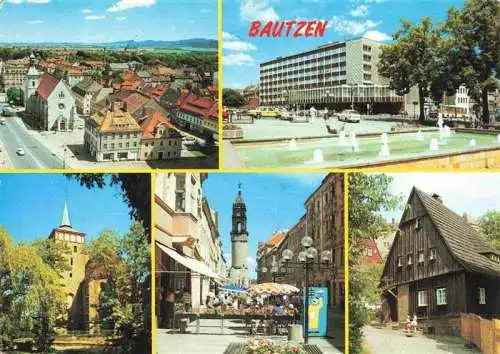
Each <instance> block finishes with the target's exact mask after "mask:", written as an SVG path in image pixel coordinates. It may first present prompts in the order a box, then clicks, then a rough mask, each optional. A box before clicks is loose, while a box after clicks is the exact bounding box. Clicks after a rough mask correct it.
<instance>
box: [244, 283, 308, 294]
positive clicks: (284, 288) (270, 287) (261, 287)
mask: <svg viewBox="0 0 500 354" xmlns="http://www.w3.org/2000/svg"><path fill="white" fill-rule="evenodd" d="M299 291H300V289H299V288H297V287H295V286H293V285H289V284H278V283H261V284H256V285H252V286H251V287H250V288H249V289H248V290H247V292H248V293H249V294H250V295H264V294H266V295H290V294H295V293H298V292H299Z"/></svg>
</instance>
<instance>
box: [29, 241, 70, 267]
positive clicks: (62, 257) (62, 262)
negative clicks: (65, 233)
mask: <svg viewBox="0 0 500 354" xmlns="http://www.w3.org/2000/svg"><path fill="white" fill-rule="evenodd" d="M32 245H33V247H35V249H36V250H37V253H38V255H39V256H40V257H42V260H43V261H44V262H45V264H47V265H49V266H50V267H52V269H54V270H55V271H56V272H57V273H59V274H61V273H62V272H65V271H69V270H71V266H70V265H69V263H68V256H69V255H70V254H71V249H70V248H69V247H68V245H67V244H65V243H63V242H55V241H54V240H52V239H48V238H39V239H36V240H34V241H33V242H32Z"/></svg>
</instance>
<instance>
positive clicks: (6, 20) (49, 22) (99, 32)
mask: <svg viewBox="0 0 500 354" xmlns="http://www.w3.org/2000/svg"><path fill="white" fill-rule="evenodd" d="M0 2H2V0H0ZM0 23H1V24H2V30H1V31H0V41H1V42H18V41H23V42H24V41H27V42H46V41H49V42H53V41H54V42H61V41H69V42H109V41H117V40H178V39H188V38H195V37H196V38H211V39H216V38H217V0H182V1H177V0H3V6H1V8H0Z"/></svg>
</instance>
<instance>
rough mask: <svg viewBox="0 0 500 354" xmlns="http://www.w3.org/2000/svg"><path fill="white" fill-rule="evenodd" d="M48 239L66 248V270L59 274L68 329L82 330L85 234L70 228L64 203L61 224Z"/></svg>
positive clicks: (67, 210)
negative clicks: (66, 307) (66, 310)
mask: <svg viewBox="0 0 500 354" xmlns="http://www.w3.org/2000/svg"><path fill="white" fill-rule="evenodd" d="M49 239H51V240H54V242H59V243H64V244H66V246H67V250H68V252H67V254H66V257H67V261H68V270H65V271H63V272H62V274H60V276H61V286H62V287H63V288H64V289H65V292H66V298H67V301H68V329H71V330H79V329H83V324H84V322H83V306H82V304H83V296H82V283H83V281H84V280H85V266H86V264H87V262H88V260H89V257H88V255H86V254H85V252H84V250H83V248H84V242H85V233H83V232H80V231H77V230H75V229H74V228H73V227H72V226H71V221H70V218H69V209H68V204H67V202H66V201H64V209H63V214H62V219H61V224H60V225H59V226H58V227H56V228H54V229H53V230H52V232H51V233H50V236H49Z"/></svg>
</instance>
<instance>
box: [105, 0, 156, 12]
mask: <svg viewBox="0 0 500 354" xmlns="http://www.w3.org/2000/svg"><path fill="white" fill-rule="evenodd" d="M154 4H156V0H119V1H118V2H117V3H116V4H114V5H113V6H111V7H110V8H109V9H108V11H109V12H118V11H125V10H128V9H132V8H135V7H151V6H153V5H154Z"/></svg>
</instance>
